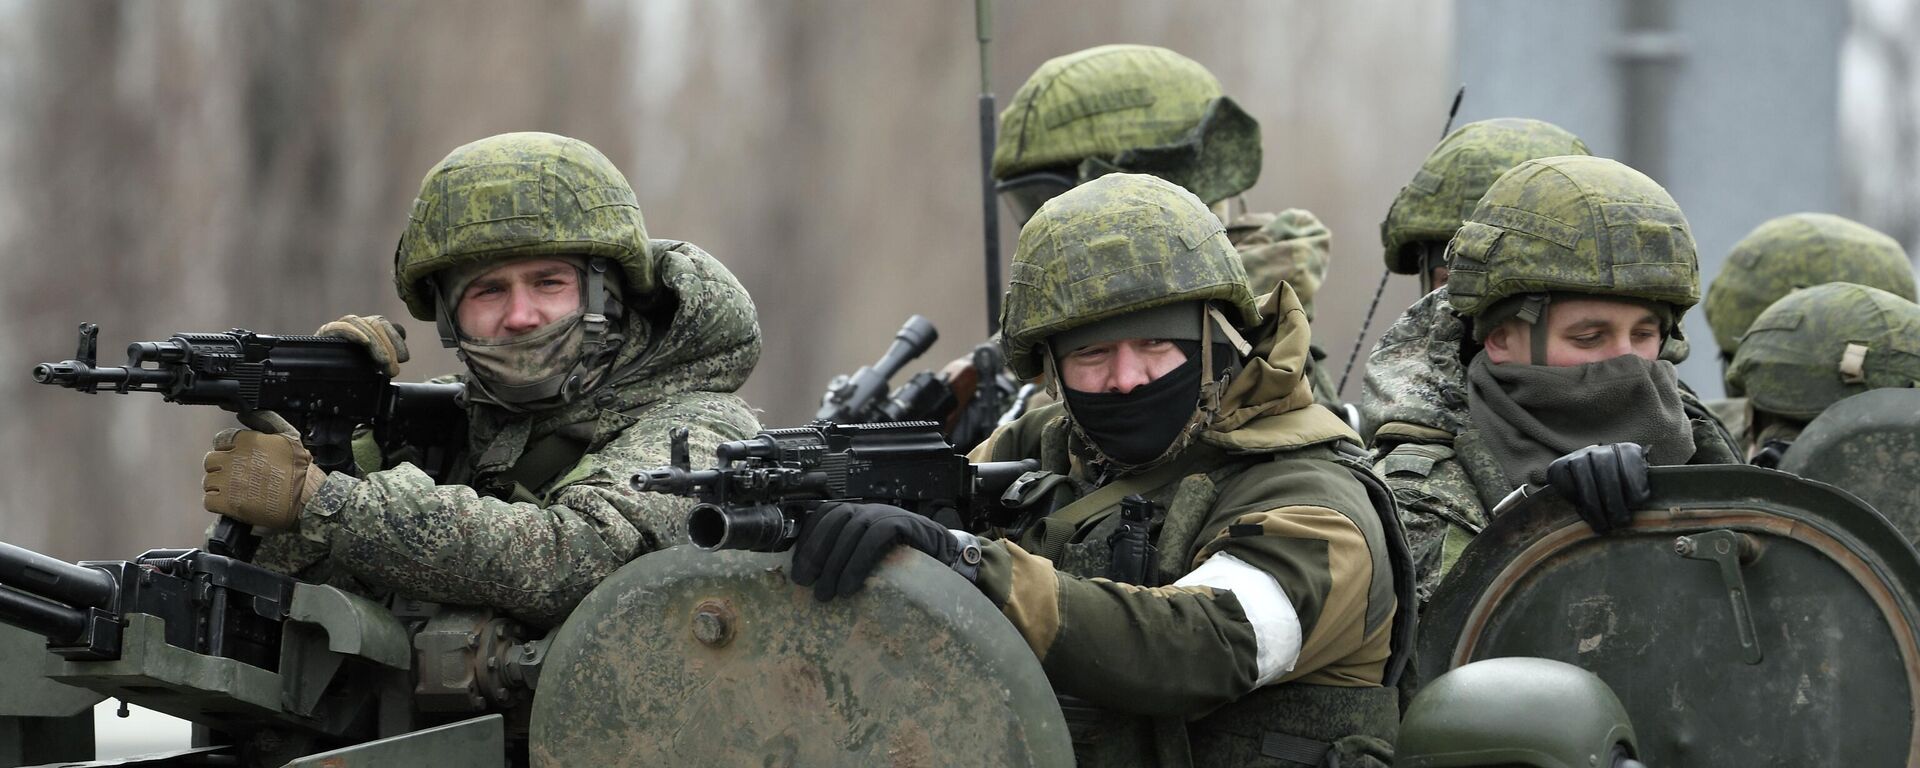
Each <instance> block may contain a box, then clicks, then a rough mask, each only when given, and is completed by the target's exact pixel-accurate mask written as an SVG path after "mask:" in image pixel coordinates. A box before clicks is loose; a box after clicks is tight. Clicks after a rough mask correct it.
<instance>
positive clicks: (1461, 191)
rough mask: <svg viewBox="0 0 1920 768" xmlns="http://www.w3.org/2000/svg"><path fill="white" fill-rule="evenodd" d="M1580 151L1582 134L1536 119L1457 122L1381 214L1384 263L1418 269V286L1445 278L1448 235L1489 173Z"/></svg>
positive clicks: (1426, 288) (1583, 150)
mask: <svg viewBox="0 0 1920 768" xmlns="http://www.w3.org/2000/svg"><path fill="white" fill-rule="evenodd" d="M1585 154H1589V153H1588V152H1587V145H1586V144H1585V143H1584V142H1582V141H1580V137H1578V136H1575V135H1573V134H1571V133H1568V132H1567V131H1566V129H1563V128H1561V127H1560V126H1557V125H1554V124H1553V123H1548V122H1543V121H1540V120H1528V119H1525V118H1515V117H1503V118H1497V119H1493V120H1481V121H1479V122H1475V123H1468V124H1466V125H1463V126H1460V128H1459V129H1458V130H1455V131H1454V132H1453V133H1450V134H1447V137H1446V138H1444V139H1441V140H1440V144H1439V145H1438V146H1435V147H1434V148H1433V152H1432V153H1431V154H1429V155H1427V160H1426V162H1424V163H1421V164H1420V170H1419V171H1417V172H1415V173H1414V174H1413V180H1412V181H1409V182H1407V185H1406V186H1404V187H1401V188H1400V194H1399V195H1398V196H1396V197H1394V198H1393V206H1392V207H1390V208H1388V209H1387V218H1386V219H1384V220H1382V221H1381V222H1380V245H1381V246H1382V247H1383V248H1385V249H1386V258H1387V271H1389V272H1393V273H1395V274H1401V275H1418V276H1419V278H1420V292H1421V293H1422V294H1427V293H1432V292H1433V289H1435V288H1438V287H1440V286H1443V285H1446V284H1447V261H1446V251H1447V241H1448V240H1452V239H1453V233H1454V230H1457V229H1459V228H1460V224H1461V222H1463V221H1465V220H1466V218H1467V215H1468V214H1471V213H1473V208H1474V206H1475V205H1477V204H1479V202H1480V196H1481V195H1484V194H1486V192H1487V187H1489V186H1492V185H1493V180H1494V179H1497V178H1500V174H1503V173H1506V172H1507V169H1509V168H1512V167H1514V166H1516V165H1519V164H1520V163H1522V162H1525V161H1527V160H1533V159H1535V158H1541V157H1555V156H1558V155H1585Z"/></svg>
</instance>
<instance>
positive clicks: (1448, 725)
mask: <svg viewBox="0 0 1920 768" xmlns="http://www.w3.org/2000/svg"><path fill="white" fill-rule="evenodd" d="M1638 748H1639V747H1638V742H1637V741H1636V740H1635V738H1634V734H1633V723H1632V722H1631V721H1630V720H1629V719H1628V718H1627V710H1626V708H1625V707H1622V706H1620V699H1619V697H1617V696H1615V695H1614V694H1613V689H1611V688H1609V687H1607V684H1606V683H1605V682H1603V681H1602V680H1601V679H1600V678H1599V677H1597V676H1595V675H1594V674H1593V673H1592V672H1588V671H1586V670H1584V669H1581V668H1579V667H1576V666H1574V665H1572V664H1568V663H1566V662H1564V661H1554V660H1552V659H1539V658H1529V657H1510V658H1498V659H1487V660H1484V661H1476V662H1473V663H1472V664H1467V665H1464V666H1461V667H1459V668H1457V669H1454V670H1452V671H1449V672H1447V673H1446V674H1444V675H1441V676H1440V677H1438V678H1436V679H1435V680H1434V681H1433V682H1431V683H1428V684H1427V685H1426V686H1425V687H1423V688H1421V689H1420V693H1419V695H1417V696H1414V697H1413V701H1412V703H1410V704H1408V705H1407V716H1406V717H1405V718H1404V719H1403V720H1402V721H1401V724H1400V741H1399V744H1398V745H1397V746H1396V748H1395V751H1394V763H1393V764H1394V765H1396V766H1400V767H1401V768H1450V767H1452V766H1491V765H1503V766H1504V765H1530V766H1536V767H1537V768H1593V767H1594V766H1598V767H1599V768H1611V767H1612V766H1614V765H1615V764H1616V762H1617V758H1632V757H1633V756H1634V755H1635V754H1636V750H1638Z"/></svg>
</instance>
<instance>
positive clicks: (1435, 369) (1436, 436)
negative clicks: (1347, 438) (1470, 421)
mask: <svg viewBox="0 0 1920 768" xmlns="http://www.w3.org/2000/svg"><path fill="white" fill-rule="evenodd" d="M1470 343H1471V342H1470V341H1468V333H1467V324H1466V321H1465V320H1464V319H1462V318H1461V317H1460V315H1459V313H1457V312H1455V311H1454V310H1453V304H1452V302H1450V301H1449V300H1448V294H1447V287H1446V286H1441V287H1439V288H1437V289H1435V290H1434V291H1433V292H1432V293H1429V294H1427V295H1425V296H1422V297H1421V298H1420V300H1419V301H1416V302H1414V303H1413V306H1410V307H1408V308H1407V311H1405V312H1403V313H1401V315H1400V317H1399V318H1398V319H1396V320H1394V323H1393V325H1392V326H1390V327H1388V328H1387V331H1386V332H1385V333H1383V334H1381V335H1380V340H1379V341H1377V342H1375V343H1374V345H1373V350H1372V351H1371V352H1370V353H1368V355H1367V363H1366V369H1365V370H1366V376H1365V380H1364V381H1363V382H1362V389H1361V400H1360V434H1361V436H1363V437H1365V438H1366V439H1367V443H1368V445H1372V444H1374V443H1375V442H1378V441H1382V440H1389V439H1391V440H1394V441H1396V442H1404V441H1406V440H1412V439H1417V438H1420V437H1421V436H1422V435H1423V434H1424V435H1425V436H1426V437H1427V438H1428V439H1430V440H1440V441H1445V440H1447V439H1449V438H1451V436H1453V435H1456V434H1459V433H1461V432H1463V431H1465V430H1466V426H1467V425H1466V419H1465V413H1466V407H1467V367H1466V364H1465V363H1462V362H1461V360H1460V357H1461V348H1462V345H1463V344H1470ZM1389 424H1392V425H1395V426H1394V428H1393V429H1391V430H1389V434H1387V435H1379V434H1378V433H1379V430H1380V429H1381V428H1382V427H1383V426H1386V425H1389Z"/></svg>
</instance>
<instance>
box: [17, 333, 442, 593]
mask: <svg viewBox="0 0 1920 768" xmlns="http://www.w3.org/2000/svg"><path fill="white" fill-rule="evenodd" d="M99 336H100V328H99V326H97V325H95V324H93V323H81V324H80V348H79V350H78V351H77V352H75V353H74V359H72V360H66V361H62V362H58V363H41V364H39V365H36V366H34V367H33V380H34V381H37V382H40V383H42V384H52V385H55V386H61V387H66V388H68V389H77V390H79V391H81V392H86V393H89V394H92V393H95V392H100V391H102V390H105V391H110V392H115V393H119V394H126V393H128V392H157V393H159V394H160V396H161V397H163V398H165V399H166V401H167V402H170V403H183V404H186V405H213V406H218V407H220V408H223V409H226V410H229V411H233V412H234V413H236V414H239V415H240V417H241V421H242V422H243V423H246V424H247V425H248V426H250V427H256V428H258V426H259V423H260V422H259V421H258V420H257V417H256V416H255V415H254V414H255V412H257V411H271V412H273V413H276V414H279V415H280V416H281V417H282V418H284V419H285V420H286V421H287V422H288V423H289V424H291V425H292V426H293V428H294V429H296V430H298V431H299V432H300V442H301V443H302V444H304V445H305V446H306V447H307V450H308V451H310V452H312V454H313V460H314V463H315V464H316V465H318V466H319V467H320V468H321V469H324V470H327V471H330V472H348V473H355V470H354V466H353V446H352V443H353V431H354V429H355V428H356V427H359V426H361V425H368V426H371V427H372V428H373V435H374V439H375V440H376V441H377V442H378V443H379V444H380V445H381V446H382V447H383V448H387V449H390V450H391V449H398V448H400V447H401V446H413V447H415V448H417V449H418V450H420V451H421V452H422V456H421V457H420V459H421V460H420V461H416V462H414V463H415V464H417V465H419V466H420V467H421V468H422V469H424V470H426V471H427V473H428V474H430V475H436V476H437V475H438V474H439V473H442V472H444V471H445V469H446V468H447V463H448V462H449V461H450V460H451V457H452V453H453V450H454V449H455V448H458V447H459V446H462V445H464V444H465V443H466V439H465V434H466V414H465V413H464V412H463V411H462V410H461V408H460V407H459V399H460V397H461V395H462V392H463V389H464V388H463V387H462V386H461V385H459V384H396V383H394V382H393V381H392V379H391V378H390V377H389V376H387V373H386V371H384V370H381V368H380V366H379V365H378V364H376V363H374V361H373V358H372V356H370V355H369V354H367V350H366V348H364V347H362V346H361V345H359V344H357V343H355V342H352V341H348V340H346V339H336V338H330V337H324V336H269V335H266V334H259V333H254V332H252V331H247V330H241V329H237V328H236V329H234V330H231V331H227V332H225V333H179V334H174V335H173V337H172V338H169V339H167V340H165V341H137V342H134V343H132V344H129V345H127V364H126V365H125V366H120V367H112V366H107V367H102V366H99V365H97V364H96V362H95V361H96V359H97V349H98V343H99ZM254 543H255V542H254V541H253V539H252V535H251V533H249V532H248V531H246V530H244V528H243V527H242V526H240V525H239V524H238V523H235V522H233V521H231V520H229V519H226V518H222V519H221V520H220V522H219V523H218V524H217V526H216V530H215V534H214V538H213V539H211V540H209V542H208V548H209V549H210V550H213V551H214V552H215V553H216V554H222V555H234V556H238V557H241V558H243V559H244V558H247V557H250V556H251V554H252V548H253V545H254Z"/></svg>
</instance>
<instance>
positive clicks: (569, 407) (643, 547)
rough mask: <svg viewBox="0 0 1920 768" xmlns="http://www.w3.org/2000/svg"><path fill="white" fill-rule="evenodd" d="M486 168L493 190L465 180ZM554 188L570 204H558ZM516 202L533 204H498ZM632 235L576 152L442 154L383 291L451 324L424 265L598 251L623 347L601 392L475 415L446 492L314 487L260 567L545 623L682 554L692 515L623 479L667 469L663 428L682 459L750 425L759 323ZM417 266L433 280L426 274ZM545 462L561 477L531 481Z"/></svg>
mask: <svg viewBox="0 0 1920 768" xmlns="http://www.w3.org/2000/svg"><path fill="white" fill-rule="evenodd" d="M463 153H464V154H463ZM559 153H579V154H577V155H576V156H578V157H584V159H583V160H580V161H579V163H580V164H581V165H584V167H586V168H587V170H588V171H589V172H588V173H586V174H585V175H586V176H588V177H589V178H587V179H584V180H583V179H581V178H578V175H579V173H578V168H579V167H580V165H576V166H571V168H572V169H573V170H572V171H570V170H569V168H570V167H569V166H567V165H565V164H564V163H555V162H553V160H552V158H553V157H554V156H556V155H557V154H559ZM476 155H477V157H476ZM449 169H450V170H449ZM527 169H537V170H534V171H528V170H527ZM443 171H444V173H443ZM570 172H573V173H575V176H569V175H568V173H570ZM461 173H466V174H468V176H467V177H461V176H459V175H458V174H461ZM486 173H496V175H497V178H479V179H477V180H476V179H474V178H472V177H473V176H476V175H479V174H486ZM516 173H519V174H522V175H523V176H525V175H527V174H531V175H532V176H535V177H538V178H539V179H540V180H541V181H540V182H539V183H542V184H547V185H549V187H550V188H549V189H548V191H547V192H545V193H541V194H538V195H532V194H527V190H528V184H532V183H534V182H527V181H526V180H525V178H521V177H516V176H515V175H514V174H516ZM449 176H452V177H453V178H454V179H455V181H454V183H453V184H451V185H449V184H447V183H446V181H445V180H446V179H447V178H448V177H449ZM461 184H465V185H466V186H460V185H461ZM556 185H557V186H558V187H559V188H561V189H566V190H571V191H572V193H573V195H574V197H573V198H570V199H569V200H572V199H577V200H579V201H580V207H579V208H569V207H568V206H566V205H556V204H555V203H554V202H553V201H554V200H556V199H559V198H556V197H555V195H554V193H553V191H552V189H551V187H552V186H556ZM449 189H451V190H452V191H448V190H449ZM489 195H492V197H489ZM463 206H464V207H463ZM526 206H532V207H533V209H532V210H513V211H503V210H500V209H499V207H522V208H524V207H526ZM582 209H584V211H585V212H584V213H580V212H579V211H581V210H582ZM533 211H539V213H538V214H537V216H539V217H546V220H545V221H542V220H541V219H539V218H537V217H536V215H533ZM515 213H518V214H522V215H519V216H517V217H516V216H514V215H511V214H515ZM569 216H571V217H572V218H569ZM502 222H505V223H504V224H503V223H502ZM523 222H533V223H535V225H534V226H523V225H522V223H523ZM542 224H544V226H542ZM434 227H439V228H441V229H433V228H434ZM639 227H640V224H639V218H638V208H637V207H636V206H634V204H633V200H632V191H631V189H630V188H628V187H626V180H625V178H624V177H620V176H619V172H618V171H617V170H615V169H613V168H612V165H611V163H608V162H607V161H606V159H605V158H604V157H603V156H600V155H599V153H598V152H597V151H593V150H592V148H591V147H587V146H586V145H585V144H583V143H580V142H577V141H574V140H571V139H563V138H562V137H556V136H550V135H547V134H509V135H507V136H502V137H494V138H493V139H487V140H482V141H481V142H476V143H475V144H472V145H468V146H466V147H462V148H461V149H457V150H455V152H454V154H453V155H449V157H448V160H447V161H443V163H442V165H441V166H438V167H436V168H435V172H434V173H431V174H429V176H428V182H427V184H424V185H423V189H422V202H420V203H417V204H416V209H415V215H414V229H413V230H412V231H410V232H409V236H408V237H409V240H408V241H403V243H402V249H401V253H400V254H399V255H398V256H397V258H398V260H399V263H397V264H396V269H397V275H396V279H397V280H398V281H399V283H400V288H401V292H402V296H403V297H404V298H406V299H407V300H408V304H409V306H410V308H411V309H412V311H413V314H414V316H415V317H417V318H420V319H434V318H435V317H436V316H438V317H439V318H441V319H442V320H443V321H444V320H445V318H446V317H447V316H448V312H446V311H441V310H444V309H445V308H444V307H439V306H436V301H435V300H434V298H433V296H432V293H431V287H430V286H428V285H426V284H425V283H423V282H422V281H423V280H424V278H426V277H427V276H429V275H431V274H432V273H433V271H434V268H445V266H446V265H447V264H455V265H457V264H459V263H462V262H461V259H466V260H467V262H469V263H474V262H477V263H482V264H484V263H488V260H500V259H505V258H514V257H517V256H523V255H525V254H526V253H528V252H532V253H535V254H596V251H598V252H599V253H603V254H605V255H608V256H609V257H610V258H614V259H615V260H616V262H617V263H618V265H619V266H620V267H621V268H622V269H621V272H622V273H623V274H624V276H625V280H624V282H625V286H626V294H625V295H626V296H627V297H628V301H627V302H626V304H627V311H625V312H624V313H623V314H621V315H620V316H619V317H617V318H615V319H614V320H613V321H612V322H613V324H614V326H615V330H618V331H620V333H619V334H618V338H620V339H624V340H625V341H624V343H622V344H621V346H620V347H619V348H618V349H617V350H614V351H613V352H612V354H611V358H610V361H609V362H608V363H607V364H606V366H607V367H606V368H605V370H606V371H607V373H605V374H604V376H605V380H604V381H603V382H602V383H601V384H600V385H599V386H598V387H596V388H593V389H589V390H587V391H586V392H584V393H583V394H580V395H579V396H578V397H574V398H572V399H570V400H568V401H566V402H564V403H562V404H559V405H555V406H551V407H545V408H536V409H521V408H509V407H506V406H503V405H500V404H495V403H490V402H485V401H482V400H474V401H473V402H472V403H471V404H470V405H469V421H468V425H469V426H468V440H467V445H466V446H465V451H464V453H463V455H461V456H460V457H459V459H458V460H457V461H456V462H455V465H456V468H455V469H454V471H453V474H452V476H450V477H447V478H443V482H442V483H439V484H436V483H435V482H434V480H433V479H432V478H430V477H428V476H427V474H426V473H424V472H422V471H421V470H420V469H419V468H417V467H415V466H414V465H413V464H410V463H399V464H397V465H394V466H388V467H386V468H383V469H378V471H371V472H367V473H366V475H365V476H364V477H353V476H350V475H348V474H346V473H339V472H335V473H330V474H328V476H327V478H326V480H325V482H324V483H323V484H321V486H320V488H319V490H318V492H317V493H315V495H314V496H313V498H312V499H310V500H308V502H307V503H306V505H305V507H304V508H303V509H302V510H301V513H300V518H299V521H298V524H297V526H296V528H295V529H294V530H293V531H289V532H286V533H281V534H277V535H275V536H272V537H269V538H268V539H267V540H266V541H264V542H263V545H262V547H261V552H260V557H259V558H258V559H259V560H260V562H262V563H263V564H266V565H267V566H268V567H271V568H275V569H276V570H280V571H283V572H288V573H293V574H295V575H297V576H300V577H302V578H306V579H310V580H316V581H331V582H334V583H336V584H339V585H342V586H347V587H351V588H354V589H356V590H358V591H362V592H367V593H372V594H385V593H397V594H400V595H405V596H408V597H412V598H418V599H424V600H431V601H437V602H449V603H459V604H468V605H486V606H491V607H494V608H498V609H501V610H504V611H505V612H507V613H509V614H512V615H514V616H515V617H517V618H519V619H521V620H523V621H526V622H528V623H531V624H534V625H537V626H552V625H555V624H558V623H559V622H560V621H561V620H562V619H564V618H565V617H566V615H567V612H568V611H570V610H571V609H572V608H573V606H574V605H575V604H577V603H578V602H579V601H580V599H581V598H583V597H585V595H586V593H587V592H588V591H589V590H591V589H592V588H593V586H594V585H595V584H597V583H598V582H599V581H600V580H601V579H602V578H604V577H606V576H607V575H608V574H610V573H612V572H613V571H614V569H616V568H618V567H620V566H621V565H623V564H625V563H626V562H627V561H629V560H632V559H633V558H635V557H638V556H639V555H641V554H644V553H647V552H651V551H653V550H656V549H660V548H663V547H670V546H673V545H675V544H679V543H682V542H683V541H685V540H686V538H687V537H686V530H685V519H686V515H687V511H688V510H689V509H690V508H691V507H692V501H691V500H688V499H682V498H679V497H675V496H666V495H660V494H641V493H636V492H635V491H633V490H632V489H631V487H630V486H629V484H628V482H629V479H630V478H631V477H632V476H633V475H634V474H635V473H636V472H639V471H641V470H643V469H647V468H652V467H657V466H661V465H664V464H666V463H668V461H669V458H670V457H669V454H668V443H669V432H670V431H671V430H673V429H674V428H676V427H686V428H687V429H688V430H689V445H690V447H691V450H692V453H693V454H694V455H696V456H698V455H711V454H712V452H713V450H714V447H715V446H716V445H717V444H718V443H720V442H723V441H728V440H739V439H744V438H747V437H751V436H752V435H754V434H755V433H756V432H757V431H758V430H759V428H760V425H759V423H758V421H757V420H756V419H755V418H754V415H753V412H752V411H751V409H749V407H748V406H747V404H746V403H745V402H743V401H742V400H741V399H740V398H739V397H737V396H735V395H733V394H732V393H733V391H734V390H736V389H738V388H739V386H740V385H741V383H743V382H744V381H746V378H747V376H748V374H749V373H750V372H751V371H752V370H753V366H754V363H755V362H756V361H757V360H758V359H759V355H760V328H759V323H758V320H757V319H756V316H755V311H754V306H753V302H752V300H751V299H750V298H748V296H747V293H746V291H745V289H743V288H742V287H741V286H740V283H739V282H738V281H737V280H735V279H734V277H733V275H732V274H731V273H729V272H728V271H727V269H726V268H725V267H723V266H721V264H720V263H719V262H718V261H716V260H715V259H714V258H713V257H712V256H709V255H708V254H707V253H706V252H704V251H702V250H700V249H699V248H697V247H695V246H693V245H691V244H688V243H682V242H675V241H668V240H651V241H649V240H647V239H646V236H645V232H644V230H642V229H639ZM423 228H426V229H423ZM633 230H638V231H637V232H635V231H633ZM423 232H424V233H425V234H422V233H423ZM442 232H444V233H445V234H442ZM569 235H571V236H573V237H575V238H577V239H575V240H568V239H567V238H568V236H569ZM587 241H590V242H587ZM475 253H477V254H478V255H465V256H463V255H462V254H475ZM422 254H425V255H422ZM596 255H597V254H596ZM428 259H437V260H438V262H437V265H438V266H436V264H435V263H433V262H430V263H429V264H428V266H429V267H434V268H420V262H422V261H424V260H428ZM643 297H644V299H643ZM636 299H643V300H636ZM445 328H446V326H445V325H444V323H443V333H446V332H449V331H446V330H444V329H445ZM610 338H612V337H610ZM456 380H460V381H467V380H468V377H466V376H461V377H456ZM468 384H469V394H470V395H472V394H473V387H472V382H468ZM470 399H472V398H470ZM550 446H564V447H553V448H549V447H550ZM554 456H560V457H563V463H561V464H560V465H559V466H557V467H553V468H551V471H550V472H532V473H530V471H529V468H530V467H531V466H532V465H534V464H537V463H539V462H542V461H549V462H550V461H551V460H552V458H553V457H554ZM574 457H578V458H577V459H576V458H574ZM536 478H537V479H536ZM529 485H531V486H532V487H528V486H529Z"/></svg>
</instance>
